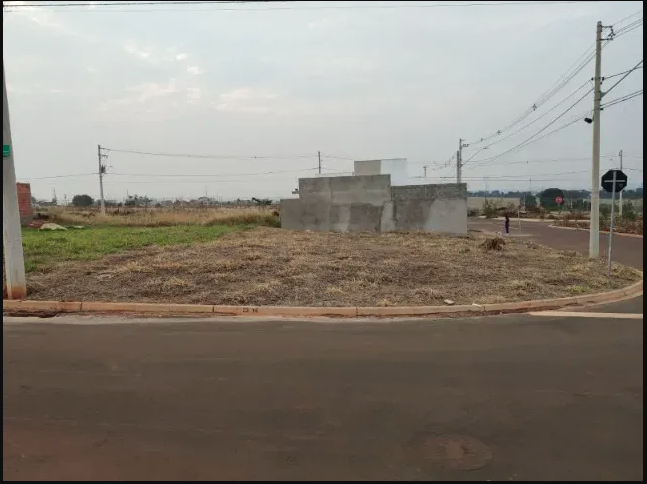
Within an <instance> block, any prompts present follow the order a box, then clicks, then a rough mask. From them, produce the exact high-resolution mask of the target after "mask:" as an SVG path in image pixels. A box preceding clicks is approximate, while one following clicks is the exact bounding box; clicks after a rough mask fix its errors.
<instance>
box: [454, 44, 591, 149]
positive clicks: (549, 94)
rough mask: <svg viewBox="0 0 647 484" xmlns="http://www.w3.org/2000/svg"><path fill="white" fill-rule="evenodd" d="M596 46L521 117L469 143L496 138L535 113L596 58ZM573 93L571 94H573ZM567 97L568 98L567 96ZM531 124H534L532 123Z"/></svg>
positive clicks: (577, 61)
mask: <svg viewBox="0 0 647 484" xmlns="http://www.w3.org/2000/svg"><path fill="white" fill-rule="evenodd" d="M594 48H595V46H590V47H589V48H588V49H587V50H586V51H585V52H584V54H582V55H581V56H580V57H579V58H578V59H577V60H576V61H575V63H573V64H572V65H571V66H570V67H569V68H568V69H567V70H566V72H565V73H564V74H562V76H560V77H559V79H557V81H556V82H555V83H554V84H553V85H552V86H551V87H550V88H548V90H546V91H544V92H543V93H542V94H541V95H540V96H539V99H538V100H537V101H536V102H535V103H533V105H532V106H531V107H530V108H528V109H527V110H526V111H524V113H523V114H522V115H520V116H519V117H517V118H516V119H515V120H514V121H512V122H511V123H509V124H508V125H507V126H505V127H504V128H501V129H499V130H497V131H495V132H494V133H492V134H490V135H488V136H485V137H483V138H481V139H480V140H478V141H472V142H468V143H467V144H471V145H474V144H479V143H483V142H485V141H488V140H490V139H492V138H494V137H497V136H500V135H501V134H503V133H504V132H506V131H507V130H509V129H510V128H512V127H514V126H516V125H517V124H519V123H520V122H521V121H523V120H524V119H526V118H527V117H528V116H530V115H531V114H532V113H534V112H535V111H536V110H537V109H539V108H540V107H541V106H542V105H544V104H545V103H546V102H548V101H549V100H550V99H551V98H552V97H553V96H555V94H557V93H558V92H559V91H561V90H562V89H563V88H564V87H566V85H568V83H569V82H570V81H571V80H572V79H573V78H575V76H577V75H578V74H579V73H580V72H582V70H584V68H585V67H586V66H587V65H588V64H589V63H590V62H591V61H592V60H593V59H594V58H595V51H594ZM587 83H588V81H587ZM585 85H586V84H584V85H582V86H580V87H579V88H578V89H577V90H576V91H575V92H574V93H573V94H575V93H576V92H578V91H579V90H581V89H582V88H583V87H584V86H585ZM573 94H571V96H572V95H573ZM569 97H570V96H569ZM566 99H568V98H566ZM562 102H564V101H562ZM560 104H561V103H560ZM553 109H555V108H553ZM530 124H532V123H530Z"/></svg>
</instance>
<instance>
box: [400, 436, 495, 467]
mask: <svg viewBox="0 0 647 484" xmlns="http://www.w3.org/2000/svg"><path fill="white" fill-rule="evenodd" d="M410 449H411V450H412V451H413V454H414V456H415V460H416V461H417V462H418V463H419V464H422V463H428V464H430V465H432V466H433V467H436V468H439V469H447V470H456V471H474V470H477V469H481V468H483V467H485V466H487V465H488V464H489V463H490V462H492V451H491V450H490V448H489V447H488V446H487V445H485V444H484V443H483V442H481V441H480V440H478V439H476V438H474V437H470V436H466V435H437V434H421V435H418V436H416V437H415V438H414V439H413V440H412V441H411V443H410Z"/></svg>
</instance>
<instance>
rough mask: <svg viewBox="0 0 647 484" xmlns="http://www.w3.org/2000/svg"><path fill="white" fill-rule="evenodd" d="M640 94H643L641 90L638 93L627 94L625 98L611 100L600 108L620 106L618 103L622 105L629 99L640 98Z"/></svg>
mask: <svg viewBox="0 0 647 484" xmlns="http://www.w3.org/2000/svg"><path fill="white" fill-rule="evenodd" d="M642 94H643V90H642V89H641V90H639V91H635V92H632V93H630V94H627V95H625V96H622V97H618V98H616V99H612V100H611V101H609V102H607V103H605V104H602V105H601V106H600V107H601V108H604V109H606V108H609V107H611V106H615V105H616V104H620V103H623V102H625V101H629V100H630V99H633V98H635V97H638V96H642Z"/></svg>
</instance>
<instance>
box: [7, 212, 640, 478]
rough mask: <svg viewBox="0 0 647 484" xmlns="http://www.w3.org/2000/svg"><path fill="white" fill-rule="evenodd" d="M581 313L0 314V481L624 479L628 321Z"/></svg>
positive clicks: (556, 239) (633, 446)
mask: <svg viewBox="0 0 647 484" xmlns="http://www.w3.org/2000/svg"><path fill="white" fill-rule="evenodd" d="M478 223H479V224H487V223H491V222H487V221H483V222H482V221H479V222H478ZM528 225H530V224H528ZM525 228H526V227H524V229H525ZM527 230H528V231H532V234H533V237H534V238H535V239H536V240H537V241H538V242H540V243H548V244H550V245H557V246H559V247H569V246H570V247H573V248H576V247H577V248H581V247H582V244H585V242H583V240H582V239H584V241H585V240H587V238H588V234H587V233H585V232H574V231H573V232H572V231H563V230H559V229H549V228H547V227H545V226H541V225H534V226H530V227H527ZM578 237H579V238H578ZM560 240H561V241H562V242H560ZM618 241H619V243H618V245H617V247H619V250H617V251H616V254H617V255H618V260H625V261H626V263H630V264H632V265H634V266H636V267H639V268H642V240H641V239H632V238H622V239H621V238H618ZM584 247H586V245H584ZM637 247H640V251H638V249H637ZM629 254H633V256H629ZM621 258H626V259H621ZM591 310H592V311H596V312H598V313H599V312H625V313H627V312H634V313H640V314H642V299H640V300H639V301H637V300H634V301H627V302H622V303H615V304H613V305H607V306H599V307H596V308H592V309H591ZM599 316H602V317H600V318H589V317H585V318H581V317H577V318H574V317H568V315H567V314H564V313H560V314H557V315H551V316H541V317H533V316H528V315H509V316H501V317H489V318H474V319H446V320H413V321H389V322H385V321H379V322H350V323H348V322H339V321H332V322H331V321H328V322H313V321H309V322H304V321H278V320H273V321H256V322H249V321H244V320H236V321H223V320H217V321H205V320H196V319H189V320H150V321H145V320H124V319H115V318H113V319H99V318H96V317H71V316H65V317H60V318H54V319H50V320H29V319H16V318H5V319H4V325H3V478H4V480H64V479H69V480H81V479H87V480H126V479H132V480H344V479H346V480H455V481H459V480H480V481H485V480H503V481H507V480H513V481H515V480H614V481H617V480H642V479H643V430H642V429H643V324H642V319H614V318H612V317H610V316H609V317H607V316H603V315H599ZM79 323H80V324H79Z"/></svg>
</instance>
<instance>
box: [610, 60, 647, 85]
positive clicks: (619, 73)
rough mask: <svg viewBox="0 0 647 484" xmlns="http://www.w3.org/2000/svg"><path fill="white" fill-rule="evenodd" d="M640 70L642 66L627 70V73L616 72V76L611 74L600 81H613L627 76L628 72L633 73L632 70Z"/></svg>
mask: <svg viewBox="0 0 647 484" xmlns="http://www.w3.org/2000/svg"><path fill="white" fill-rule="evenodd" d="M641 62H642V61H641ZM642 68H643V66H639V67H634V68H633V69H629V70H627V71H623V72H618V73H617V74H611V75H610V76H604V77H603V78H602V80H603V81H606V80H608V79H613V78H614V77H618V76H622V75H623V74H627V73H628V72H629V73H631V72H633V71H634V70H637V69H642Z"/></svg>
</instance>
